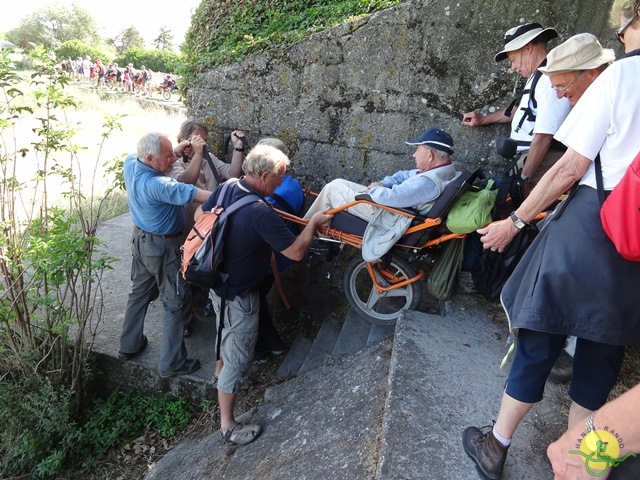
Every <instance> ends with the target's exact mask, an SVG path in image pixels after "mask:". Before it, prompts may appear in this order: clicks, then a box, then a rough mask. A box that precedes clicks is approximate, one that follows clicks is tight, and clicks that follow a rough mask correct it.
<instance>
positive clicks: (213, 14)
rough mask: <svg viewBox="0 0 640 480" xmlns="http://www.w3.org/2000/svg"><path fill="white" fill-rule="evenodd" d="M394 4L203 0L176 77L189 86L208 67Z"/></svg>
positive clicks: (378, 0) (385, 0) (394, 0)
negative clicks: (182, 62) (187, 82)
mask: <svg viewBox="0 0 640 480" xmlns="http://www.w3.org/2000/svg"><path fill="white" fill-rule="evenodd" d="M398 3H400V0H318V1H316V2H309V1H308V0H286V1H284V0H260V1H256V0H234V1H233V2H231V1H220V0H203V1H202V2H201V3H200V6H199V7H198V9H197V10H196V13H195V14H194V15H193V17H192V23H191V27H190V28H189V30H188V31H187V35H186V38H185V42H184V44H183V45H182V54H183V56H184V66H183V70H182V71H180V72H178V73H181V74H182V75H183V77H184V78H185V79H189V81H190V82H191V83H194V82H195V81H196V80H197V78H198V77H199V76H200V75H202V74H203V73H204V72H205V71H206V70H207V69H209V68H211V67H214V66H217V65H223V64H229V63H232V62H236V61H239V60H241V59H242V58H244V57H245V56H246V55H248V54H254V53H257V52H261V51H266V50H273V49H275V48H278V47H280V46H283V45H291V44H292V43H294V42H297V41H298V40H300V39H302V38H304V37H306V36H307V35H309V34H311V33H314V32H319V31H322V30H326V29H328V28H331V27H334V26H336V25H339V24H341V23H343V22H345V21H347V20H348V19H350V18H352V17H357V16H361V15H366V14H370V13H372V12H374V11H376V10H380V9H382V8H386V7H390V6H392V5H396V4H398ZM186 86H187V87H188V86H189V85H186Z"/></svg>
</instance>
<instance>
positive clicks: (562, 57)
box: [538, 33, 616, 107]
mask: <svg viewBox="0 0 640 480" xmlns="http://www.w3.org/2000/svg"><path fill="white" fill-rule="evenodd" d="M615 59H616V55H615V53H614V52H613V50H611V49H608V48H602V45H600V42H599V41H598V39H597V38H596V37H594V36H593V35H591V34H590V33H579V34H578V35H575V36H573V37H571V38H570V39H569V40H567V41H566V42H564V43H563V44H561V45H558V46H557V47H556V48H554V49H553V50H551V51H550V52H549V55H548V56H547V65H546V66H544V67H540V68H539V69H538V70H540V71H541V72H542V73H544V74H545V75H547V76H548V77H549V80H550V81H551V86H552V87H553V89H554V90H555V91H556V95H557V96H558V98H562V97H564V98H567V99H568V100H569V103H570V105H571V107H574V106H575V104H576V103H577V101H578V100H579V99H580V97H581V96H582V94H583V93H584V92H585V91H586V90H587V88H588V87H589V85H591V83H593V81H594V80H595V79H596V78H598V75H600V73H602V72H603V71H604V69H605V68H607V66H609V64H610V63H611V62H613V61H614V60H615Z"/></svg>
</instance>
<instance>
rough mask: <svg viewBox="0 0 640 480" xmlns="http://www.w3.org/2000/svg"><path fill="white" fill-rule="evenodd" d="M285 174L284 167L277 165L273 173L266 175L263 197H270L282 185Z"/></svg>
mask: <svg viewBox="0 0 640 480" xmlns="http://www.w3.org/2000/svg"><path fill="white" fill-rule="evenodd" d="M286 174H287V167H286V165H279V166H278V168H276V172H275V173H268V174H266V178H265V192H264V195H265V196H266V195H271V194H272V193H273V192H275V190H276V188H278V187H279V186H280V184H281V183H282V179H283V178H284V176H285V175H286Z"/></svg>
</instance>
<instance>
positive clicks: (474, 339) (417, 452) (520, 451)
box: [376, 295, 565, 480]
mask: <svg viewBox="0 0 640 480" xmlns="http://www.w3.org/2000/svg"><path fill="white" fill-rule="evenodd" d="M483 302H484V301H482V302H481V303H483ZM447 303H448V304H449V305H447V308H446V309H444V310H446V312H447V316H440V315H429V314H424V313H419V312H405V313H404V314H403V315H401V318H400V319H399V320H398V326H397V329H396V335H395V339H394V344H393V353H392V358H391V367H390V371H389V394H388V398H387V403H386V406H385V414H384V418H383V426H382V436H381V448H380V460H379V463H378V476H377V477H376V478H377V480H396V479H400V478H403V479H404V478H416V479H417V478H437V479H439V480H459V479H461V478H464V479H472V478H478V474H477V473H476V468H475V466H474V464H473V462H472V461H471V460H470V459H469V458H468V457H467V455H466V454H465V452H464V449H463V448H462V444H461V439H462V432H463V430H464V429H465V428H467V427H469V426H477V427H482V426H484V425H488V424H490V423H491V420H492V419H494V418H495V415H496V412H497V409H498V407H499V405H500V399H501V396H502V391H503V388H504V383H505V378H506V375H507V372H508V369H502V370H501V369H500V359H501V358H502V357H503V355H504V353H505V352H506V347H505V339H506V335H507V333H508V328H507V325H506V324H499V325H496V324H495V323H494V322H492V318H491V316H490V315H488V314H487V312H486V310H483V309H482V308H481V306H480V305H479V304H478V302H477V301H476V300H474V299H473V298H472V297H466V298H465V296H462V295H459V296H457V297H456V301H455V302H447ZM483 304H484V303H483ZM485 305H486V304H485ZM562 388H563V387H562V386H558V385H550V384H547V387H546V390H545V400H544V401H543V402H540V403H539V404H537V405H536V406H535V407H534V409H533V410H532V412H531V413H530V414H529V415H528V416H527V418H526V419H525V421H524V422H523V423H522V424H521V425H520V427H519V428H518V431H517V434H516V435H515V436H514V442H513V444H512V446H511V448H510V449H509V455H508V457H507V462H506V466H505V470H504V474H503V476H502V478H504V479H519V480H525V479H526V480H534V479H537V480H543V479H544V480H547V479H549V480H550V479H552V478H553V473H552V471H551V468H550V465H549V463H548V461H546V446H547V445H548V444H549V443H550V442H551V441H552V440H553V439H554V438H557V437H558V436H559V435H560V434H561V433H562V431H563V429H564V426H565V424H564V422H565V416H564V415H561V414H560V409H561V408H562V407H561V406H560V405H561V403H562V402H563V401H564V400H562V397H563V396H564V395H565V394H564V392H563V390H562ZM427 459H428V460H427ZM399 472H401V473H399Z"/></svg>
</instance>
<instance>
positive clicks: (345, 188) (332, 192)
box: [304, 128, 458, 221]
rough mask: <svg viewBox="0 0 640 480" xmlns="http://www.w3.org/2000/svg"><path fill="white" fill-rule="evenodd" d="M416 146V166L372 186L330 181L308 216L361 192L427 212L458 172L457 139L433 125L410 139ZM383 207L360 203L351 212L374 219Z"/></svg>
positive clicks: (376, 200)
mask: <svg viewBox="0 0 640 480" xmlns="http://www.w3.org/2000/svg"><path fill="white" fill-rule="evenodd" d="M406 143H407V145H412V146H415V147H416V151H415V153H414V154H413V158H414V159H415V161H416V168H415V169H412V170H401V171H399V172H396V173H394V174H393V175H390V176H388V177H385V178H383V179H382V180H380V181H378V182H373V183H371V184H370V185H369V186H368V187H366V186H364V185H360V184H358V183H354V182H350V181H348V180H344V179H341V178H338V179H336V180H333V181H331V182H329V183H328V184H326V185H325V186H324V187H323V188H322V191H321V192H320V194H319V195H318V197H317V198H316V200H315V201H314V202H313V204H312V205H311V207H310V208H309V210H308V211H307V213H306V214H305V216H304V218H311V217H312V216H313V215H314V214H315V213H316V212H319V211H321V210H324V209H326V208H334V207H337V206H339V205H344V204H345V203H349V202H353V201H354V199H355V196H356V195H358V194H360V193H368V194H369V195H370V196H371V199H372V200H373V201H374V202H376V203H379V204H381V205H386V206H389V207H399V208H403V207H413V208H416V209H417V210H418V211H419V212H420V213H426V212H427V211H428V210H429V209H430V208H431V206H432V205H433V203H434V202H435V200H436V199H437V198H438V197H439V196H440V194H441V193H442V191H443V190H444V187H446V186H447V184H448V183H449V182H450V181H451V180H453V179H454V178H455V177H456V176H457V175H458V173H457V172H456V169H455V167H454V166H453V163H452V162H451V157H450V155H452V154H453V150H452V148H453V139H452V138H451V135H449V134H448V133H447V132H445V131H444V130H440V129H438V128H429V129H428V130H426V131H425V132H424V133H423V134H422V135H421V136H420V137H419V138H418V139H416V140H411V141H408V142H406ZM378 210H379V209H377V208H375V207H373V206H371V205H366V204H360V205H356V206H354V207H351V208H349V209H348V212H349V213H351V214H353V215H356V216H357V217H360V218H362V219H364V220H367V221H370V220H371V219H372V218H373V216H374V215H375V213H376V212H377V211H378Z"/></svg>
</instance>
